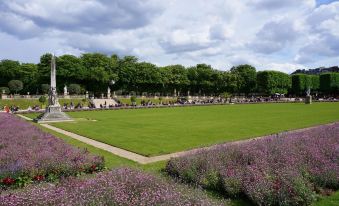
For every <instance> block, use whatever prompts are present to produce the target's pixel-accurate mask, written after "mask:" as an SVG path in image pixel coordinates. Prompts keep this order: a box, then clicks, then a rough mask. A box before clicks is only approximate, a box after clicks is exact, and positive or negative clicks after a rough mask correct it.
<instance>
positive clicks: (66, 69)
mask: <svg viewBox="0 0 339 206" xmlns="http://www.w3.org/2000/svg"><path fill="white" fill-rule="evenodd" d="M57 70H58V72H57V78H58V79H59V85H64V84H66V83H69V82H75V83H81V82H83V80H84V79H86V68H85V67H84V65H83V64H82V59H80V58H78V57H76V56H73V55H62V56H60V57H58V59H57Z"/></svg>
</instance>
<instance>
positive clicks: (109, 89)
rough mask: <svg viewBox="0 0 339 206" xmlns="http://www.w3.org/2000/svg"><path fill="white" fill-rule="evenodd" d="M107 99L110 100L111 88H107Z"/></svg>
mask: <svg viewBox="0 0 339 206" xmlns="http://www.w3.org/2000/svg"><path fill="white" fill-rule="evenodd" d="M107 98H108V99H110V98H111V88H109V87H108V88H107Z"/></svg>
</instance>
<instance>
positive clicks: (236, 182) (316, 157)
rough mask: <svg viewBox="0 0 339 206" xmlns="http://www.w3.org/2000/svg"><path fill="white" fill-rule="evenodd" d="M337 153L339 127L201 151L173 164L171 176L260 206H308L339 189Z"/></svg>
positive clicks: (338, 160) (286, 134)
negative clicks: (321, 193) (323, 193)
mask: <svg viewBox="0 0 339 206" xmlns="http://www.w3.org/2000/svg"><path fill="white" fill-rule="evenodd" d="M338 148H339V124H338V123H336V124H333V125H326V126H319V127H317V128H313V129H309V130H304V131H299V132H293V133H285V134H281V135H272V136H270V137H267V138H265V139H260V140H253V141H249V142H246V143H241V144H226V145H221V146H218V147H217V148H214V149H212V150H201V151H199V152H197V153H194V154H191V155H188V156H185V157H181V158H176V159H172V160H170V161H169V162H168V164H167V166H166V171H167V172H168V174H170V175H172V176H174V177H177V178H179V179H180V180H182V181H185V182H189V183H192V184H196V185H200V186H202V187H204V188H207V189H211V190H214V191H218V192H220V193H222V194H224V195H225V196H230V197H234V196H236V197H237V196H246V197H247V198H248V199H250V200H251V201H252V202H253V203H255V204H257V205H309V204H311V203H312V202H313V201H314V200H316V198H317V191H320V190H322V188H331V189H333V190H337V189H339V150H338Z"/></svg>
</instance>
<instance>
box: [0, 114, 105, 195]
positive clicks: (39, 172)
mask: <svg viewBox="0 0 339 206" xmlns="http://www.w3.org/2000/svg"><path fill="white" fill-rule="evenodd" d="M103 167H104V161H103V158H101V157H97V156H93V155H90V154H89V153H88V152H87V151H84V150H80V149H77V148H74V147H72V146H70V145H68V144H66V143H65V142H64V141H63V140H61V139H58V138H56V137H54V136H52V135H50V134H47V133H45V132H42V131H41V130H40V129H39V128H37V127H35V126H34V125H32V124H30V123H28V122H25V121H24V120H21V119H19V118H18V117H16V116H14V115H12V114H6V113H0V189H1V188H7V187H9V186H24V185H26V184H28V183H30V182H34V181H43V180H44V181H45V180H47V181H53V180H55V179H58V178H60V177H66V176H70V175H77V174H80V173H91V172H94V171H99V170H101V169H103Z"/></svg>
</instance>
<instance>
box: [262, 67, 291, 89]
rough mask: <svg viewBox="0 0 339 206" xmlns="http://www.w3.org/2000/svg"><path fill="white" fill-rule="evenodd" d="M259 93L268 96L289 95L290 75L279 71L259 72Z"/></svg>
mask: <svg viewBox="0 0 339 206" xmlns="http://www.w3.org/2000/svg"><path fill="white" fill-rule="evenodd" d="M257 86H258V91H259V92H263V93H265V94H268V95H272V94H275V93H280V94H287V92H288V90H289V89H290V87H291V79H290V76H289V75H288V74H285V73H283V72H278V71H259V72H258V73H257Z"/></svg>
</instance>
